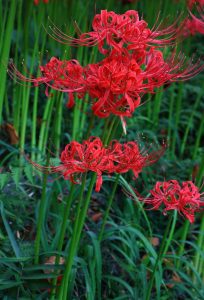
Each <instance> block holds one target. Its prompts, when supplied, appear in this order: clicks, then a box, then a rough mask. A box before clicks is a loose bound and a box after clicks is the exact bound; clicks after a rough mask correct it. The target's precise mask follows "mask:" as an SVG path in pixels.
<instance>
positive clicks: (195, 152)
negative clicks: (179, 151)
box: [193, 118, 204, 160]
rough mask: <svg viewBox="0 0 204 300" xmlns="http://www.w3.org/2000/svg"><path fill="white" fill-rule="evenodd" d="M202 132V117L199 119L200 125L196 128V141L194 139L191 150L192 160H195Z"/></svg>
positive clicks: (203, 121) (203, 122)
mask: <svg viewBox="0 0 204 300" xmlns="http://www.w3.org/2000/svg"><path fill="white" fill-rule="evenodd" d="M203 133H204V118H202V119H201V122H200V126H199V128H198V130H197V134H196V141H195V146H194V150H193V160H195V159H196V157H197V154H198V151H199V147H200V143H201V138H202V136H203Z"/></svg>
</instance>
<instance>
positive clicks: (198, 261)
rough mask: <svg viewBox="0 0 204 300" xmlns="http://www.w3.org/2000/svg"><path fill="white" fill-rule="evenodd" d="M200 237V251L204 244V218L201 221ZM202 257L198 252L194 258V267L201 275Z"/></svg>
mask: <svg viewBox="0 0 204 300" xmlns="http://www.w3.org/2000/svg"><path fill="white" fill-rule="evenodd" d="M199 232H200V233H199V236H198V241H197V247H198V249H202V245H203V244H204V236H203V232H204V218H202V221H201V225H200V230H199ZM202 260H203V259H202V257H201V255H200V252H198V251H196V256H195V258H194V263H193V264H194V266H195V269H196V270H197V271H198V272H199V274H200V273H201V271H202V270H201V268H200V266H202Z"/></svg>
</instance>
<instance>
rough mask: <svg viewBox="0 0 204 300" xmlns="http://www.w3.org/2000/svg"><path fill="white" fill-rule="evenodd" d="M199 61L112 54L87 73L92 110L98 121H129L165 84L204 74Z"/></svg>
mask: <svg viewBox="0 0 204 300" xmlns="http://www.w3.org/2000/svg"><path fill="white" fill-rule="evenodd" d="M202 68H203V66H201V65H200V63H199V61H198V62H197V63H195V64H193V63H192V61H190V62H188V63H187V62H186V59H185V57H184V56H182V55H181V54H178V55H175V54H172V55H171V56H170V57H169V58H167V59H166V60H164V57H163V54H162V52H161V51H158V50H155V49H154V47H152V48H150V50H149V51H133V52H132V53H129V52H128V51H127V50H126V49H123V51H121V52H118V51H116V50H113V51H112V52H111V53H110V55H109V56H108V57H106V58H105V59H104V60H102V61H101V62H99V63H96V64H90V65H88V66H87V67H86V68H85V69H84V74H85V80H86V83H85V84H86V87H85V90H86V91H87V92H88V93H89V95H90V97H91V98H93V99H94V104H93V106H92V110H93V112H94V114H95V115H97V116H99V117H107V116H109V115H110V114H111V113H112V114H114V115H119V116H128V117H130V116H131V115H132V113H133V112H134V110H135V109H136V108H137V107H138V106H139V105H140V97H141V96H142V95H143V94H145V93H154V92H155V88H158V87H161V86H163V85H164V84H166V83H170V82H172V81H179V80H187V79H189V78H190V77H192V76H194V75H196V74H197V73H199V72H200V71H201V70H202Z"/></svg>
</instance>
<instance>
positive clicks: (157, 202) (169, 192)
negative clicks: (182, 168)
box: [141, 180, 204, 223]
mask: <svg viewBox="0 0 204 300" xmlns="http://www.w3.org/2000/svg"><path fill="white" fill-rule="evenodd" d="M150 194H151V197H150V198H148V199H141V200H142V201H143V202H145V203H147V204H150V205H152V206H153V207H152V209H154V210H158V209H159V207H160V206H162V205H164V209H163V211H164V213H166V212H167V211H168V210H175V209H176V210H178V211H179V213H181V214H182V215H184V216H185V217H186V218H187V219H188V220H189V221H190V222H191V223H193V222H194V214H195V212H198V211H200V210H201V206H204V201H201V196H202V194H200V192H199V190H198V188H197V187H196V186H195V185H194V183H193V182H192V181H184V182H183V183H182V185H180V184H179V182H178V181H177V180H169V181H165V182H157V183H156V185H155V187H154V189H153V190H151V191H150Z"/></svg>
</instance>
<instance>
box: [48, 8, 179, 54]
mask: <svg viewBox="0 0 204 300" xmlns="http://www.w3.org/2000/svg"><path fill="white" fill-rule="evenodd" d="M177 23H178V20H177V21H176V22H175V23H174V24H172V25H170V26H168V27H167V28H162V26H161V24H159V25H158V26H156V25H155V26H154V27H153V28H152V29H150V28H148V24H147V23H146V22H145V21H144V20H140V19H139V15H138V12H137V11H135V10H128V11H126V12H125V13H124V14H121V15H119V14H116V13H115V12H113V11H110V12H108V11H107V10H102V11H101V13H100V14H96V15H95V17H94V19H93V22H92V28H93V31H90V32H86V33H82V34H81V35H80V36H79V38H73V37H71V36H68V35H66V34H64V33H63V32H62V31H61V30H60V29H58V28H57V27H56V26H55V25H53V27H50V29H51V36H52V37H53V38H54V39H55V40H57V41H59V42H61V43H64V44H71V45H74V46H77V45H80V46H89V47H91V46H95V45H98V48H99V51H100V52H101V53H103V54H107V53H108V49H107V48H106V45H107V46H110V47H113V48H114V49H116V50H118V51H120V50H121V49H122V47H124V46H127V48H128V49H138V48H139V49H141V48H143V49H146V47H147V46H149V45H158V46H164V45H169V44H172V43H174V40H175V39H176V37H177V32H178V28H177Z"/></svg>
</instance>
